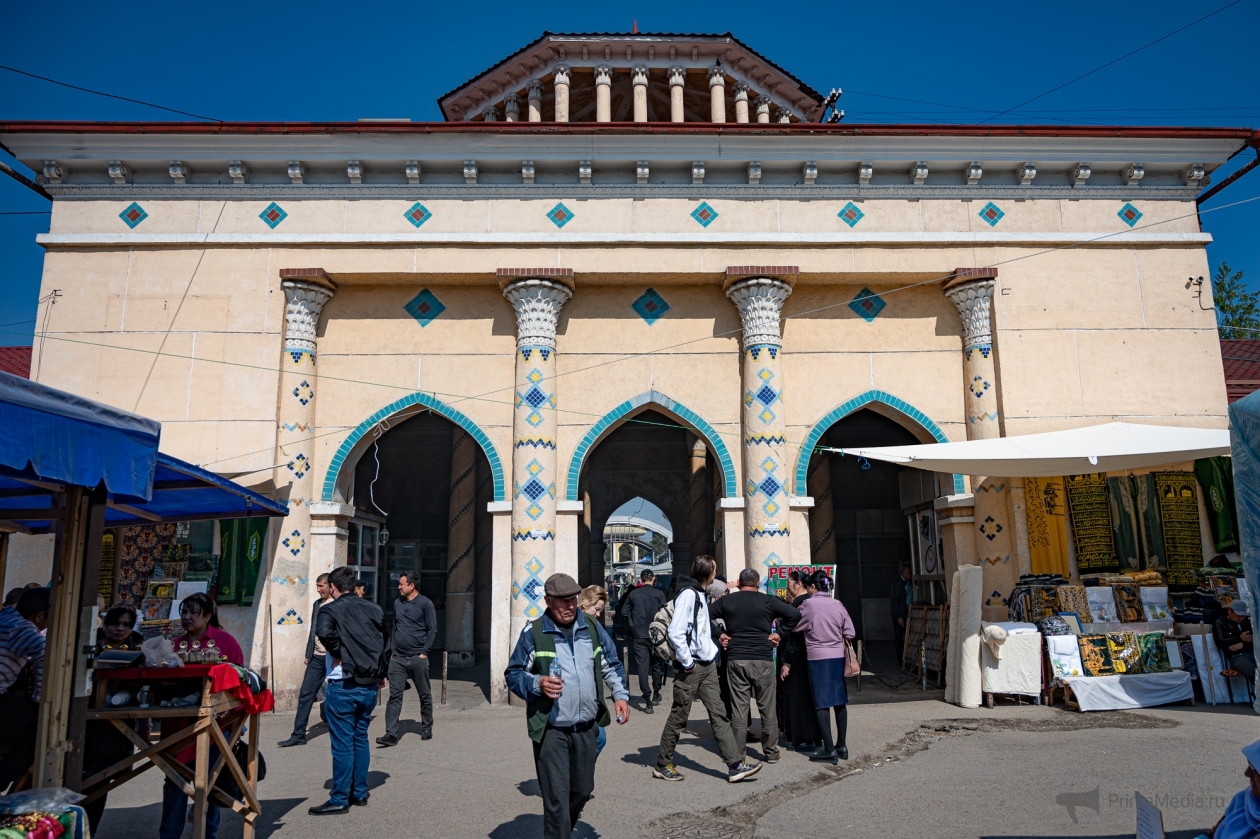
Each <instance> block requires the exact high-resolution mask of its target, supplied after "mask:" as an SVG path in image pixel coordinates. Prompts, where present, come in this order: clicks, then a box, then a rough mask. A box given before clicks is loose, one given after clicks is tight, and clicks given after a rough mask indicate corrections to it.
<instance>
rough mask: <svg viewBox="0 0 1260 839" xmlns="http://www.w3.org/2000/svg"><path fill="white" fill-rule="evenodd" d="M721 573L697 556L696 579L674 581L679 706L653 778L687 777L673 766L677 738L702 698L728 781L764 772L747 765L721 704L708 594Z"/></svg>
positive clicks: (672, 637) (672, 624)
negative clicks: (715, 578) (675, 588)
mask: <svg viewBox="0 0 1260 839" xmlns="http://www.w3.org/2000/svg"><path fill="white" fill-rule="evenodd" d="M716 573H717V562H716V561H714V559H713V557H711V556H698V557H696V558H695V559H694V560H692V562H691V576H690V577H675V580H674V582H675V584H676V585H677V587H678V594H677V596H676V597H675V598H674V601H673V604H672V605H673V615H672V616H671V617H670V621H669V629H668V632H667V636H668V639H669V647H670V652H672V655H673V658H674V659H675V660H676V662H677V666H676V667H675V668H674V703H673V707H671V708H670V711H669V719H668V720H666V722H665V730H664V731H662V732H661V747H660V750H659V751H658V752H657V755H656V768H655V769H653V770H652V777H654V778H660V779H661V780H663V781H681V780H682V779H683V775H682V773H681V772H679V771H678V770H677V769H676V768H675V767H674V749H675V748H676V747H677V746H678V735H679V734H681V733H682V730H683V729H684V728H685V727H686V726H687V720H688V718H689V717H690V716H691V705H692V703H693V702H694V701H695V700H696V699H697V697H698V698H699V699H700V701H701V702H702V703H704V709H705V710H706V711H707V712H708V714H709V723H710V724H711V725H712V726H713V734H714V735H715V736H716V737H717V741H718V750H719V751H720V752H721V754H722V760H723V761H725V763H726V766H727V770H728V771H727V776H726V780H727V781H729V782H730V783H732V784H733V783H736V782H738V781H742V780H744V779H745V778H747V777H749V776H751V775H755V774H756V773H757V772H758V771H760V769H761V764H759V763H748V762H747V761H745V760H744V759H743V758H741V757H740V749H739V748H738V747H737V746H736V744H735V737H734V735H733V734H732V732H731V722H730V720H729V719H728V718H727V716H726V708H725V707H724V706H723V705H722V695H721V688H720V687H719V685H718V673H717V665H716V664H715V663H714V662H715V661H716V660H717V657H718V648H717V645H716V644H714V643H713V638H712V636H711V635H710V631H711V629H710V627H711V624H710V622H709V605H708V603H707V599H706V597H705V594H704V587H705V586H707V585H709V584H710V583H712V582H713V578H714V575H715V574H716ZM667 608H668V607H667ZM653 623H656V621H654V622H653ZM653 628H654V629H655V628H656V627H653Z"/></svg>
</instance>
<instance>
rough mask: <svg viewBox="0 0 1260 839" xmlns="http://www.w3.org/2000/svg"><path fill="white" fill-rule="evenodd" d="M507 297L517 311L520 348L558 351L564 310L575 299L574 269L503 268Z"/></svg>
mask: <svg viewBox="0 0 1260 839" xmlns="http://www.w3.org/2000/svg"><path fill="white" fill-rule="evenodd" d="M495 273H496V275H497V277H498V280H499V287H500V288H502V289H503V296H504V297H506V298H507V299H508V302H510V303H511V304H512V308H514V309H515V310H516V346H517V347H518V348H524V347H549V348H551V349H553V350H554V349H555V348H556V325H557V323H558V321H559V319H560V308H561V307H562V306H564V304H565V303H567V302H568V301H569V298H570V297H572V296H573V287H574V286H573V270H572V269H571V268H500V269H499V270H498V271H497V272H495Z"/></svg>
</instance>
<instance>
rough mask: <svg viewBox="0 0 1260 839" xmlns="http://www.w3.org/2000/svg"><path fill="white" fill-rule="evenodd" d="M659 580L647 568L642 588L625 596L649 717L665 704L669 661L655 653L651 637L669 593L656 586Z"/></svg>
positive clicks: (640, 586) (645, 707) (635, 660)
mask: <svg viewBox="0 0 1260 839" xmlns="http://www.w3.org/2000/svg"><path fill="white" fill-rule="evenodd" d="M655 579H656V575H655V574H653V573H652V572H651V570H649V569H644V571H643V573H642V574H640V575H639V585H637V586H636V587H635V588H633V589H631V590H630V591H629V592H628V593H627V594H626V596H625V612H626V622H627V623H628V624H629V625H630V637H631V638H633V639H634V668H635V670H637V671H638V673H639V692H640V693H642V694H643V713H645V714H650V713H652V706H653V705H660V704H661V688H662V687H664V686H665V660H664V659H662V658H661V657H660V656H657V655H653V654H652V638H651V636H650V635H649V634H648V628H649V627H650V626H651V624H652V619H653V618H654V617H656V613H657V612H659V611H660V610H661V607H662V606H664V605H665V592H663V591H661V590H660V589H659V588H657V587H656V586H655V585H653V583H654V581H655ZM649 675H650V677H651V682H649V681H648V678H649ZM627 687H629V686H628V685H627Z"/></svg>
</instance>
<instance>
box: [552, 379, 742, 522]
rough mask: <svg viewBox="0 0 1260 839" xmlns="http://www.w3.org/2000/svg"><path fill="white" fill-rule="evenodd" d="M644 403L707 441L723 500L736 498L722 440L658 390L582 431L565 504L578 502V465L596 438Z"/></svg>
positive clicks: (731, 464)
mask: <svg viewBox="0 0 1260 839" xmlns="http://www.w3.org/2000/svg"><path fill="white" fill-rule="evenodd" d="M647 404H652V405H656V406H658V407H661V408H664V409H665V410H666V411H668V412H669V413H671V414H673V415H674V416H676V417H678V418H679V419H680V420H682V421H683V422H684V423H686V424H687V425H689V426H691V428H692V430H693V431H696V432H697V433H699V434H700V435H701V436H702V437H704V439H705V440H707V441H708V442H709V446H710V448H711V449H712V451H713V453H714V456H716V457H717V460H718V463H719V465H720V466H721V467H722V478H723V479H724V486H725V487H726V496H725V497H727V498H736V497H738V496H739V490H738V489H737V488H736V486H735V464H734V462H732V460H731V453H730V452H729V451H728V450H727V448H726V444H725V443H723V442H722V438H721V437H719V436H718V433H717V431H716V429H714V428H713V426H711V425H709V424H708V423H707V422H705V421H704V418H703V417H701V416H700V415H699V414H697V413H696V412H695V411H693V410H691V409H690V408H688V407H687V406H686V405H684V404H682V403H681V402H675V401H674V400H673V399H670V398H669V397H668V396H666V395H665V394H663V393H661V392H660V391H656V390H649V391H647V392H646V393H640V394H639V395H638V396H636V397H634V398H633V399H627V400H626V401H625V402H622V403H621V404H620V405H618V406H617V407H616V408H613V409H612V410H611V411H609V412H608V413H607V414H605V415H604V416H603V417H602V418H600V420H599V422H597V423H595V424H594V425H592V426H591V428H590V430H589V431H587V432H586V436H584V437H583V438H582V442H580V443H578V446H577V448H576V449H574V450H573V459H572V460H570V461H569V477H568V480H567V481H566V483H565V498H566V499H567V500H569V501H577V500H578V481H579V480H580V479H581V477H582V464H583V463H584V462H585V461H586V456H587V455H588V454H590V452H591V449H593V448H595V445H596V444H597V443H598V442H599V441H600V439H602V438H603V437H604V436H605V435H606V434H607V433H608V432H609V431H611V430H612V428H613V426H615V425H616V424H617V423H618V422H620V421H621V420H622V418H624V417H625V416H626V415H627V414H629V413H630V412H631V411H633V410H634V409H635V408H639V407H642V406H643V405H647Z"/></svg>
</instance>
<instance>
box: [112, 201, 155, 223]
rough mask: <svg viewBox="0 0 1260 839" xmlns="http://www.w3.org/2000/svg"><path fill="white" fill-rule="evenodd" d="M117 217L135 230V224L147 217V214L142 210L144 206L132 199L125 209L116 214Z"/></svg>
mask: <svg viewBox="0 0 1260 839" xmlns="http://www.w3.org/2000/svg"><path fill="white" fill-rule="evenodd" d="M118 217H119V218H120V219H122V220H123V224H125V225H127V226H128V227H130V228H131V229H132V230H135V229H136V225H137V224H139V223H140V222H142V221H144V220H145V219H147V218H148V217H149V214H148V213H146V212H145V211H144V207H141V206H140V205H139V204H137V203H136V202H135V201H132V202H131V203H130V204H129V205H128V206H127V209H125V210H123V211H122V212H121V213H119V214H118Z"/></svg>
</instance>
